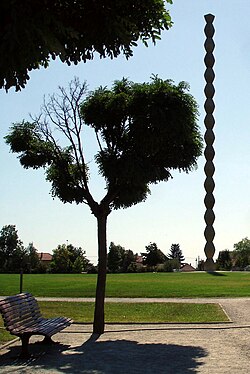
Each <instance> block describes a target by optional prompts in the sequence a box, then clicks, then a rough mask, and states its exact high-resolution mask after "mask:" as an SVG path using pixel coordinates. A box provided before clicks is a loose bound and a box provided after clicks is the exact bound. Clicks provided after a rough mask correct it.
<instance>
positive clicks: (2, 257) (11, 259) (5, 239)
mask: <svg viewBox="0 0 250 374" xmlns="http://www.w3.org/2000/svg"><path fill="white" fill-rule="evenodd" d="M25 255H26V251H25V249H24V247H23V245H22V242H21V240H20V239H19V238H18V232H17V230H16V226H15V225H6V226H3V228H2V229H1V231H0V264H1V273H4V272H16V271H20V268H21V267H22V265H23V259H24V257H25Z"/></svg>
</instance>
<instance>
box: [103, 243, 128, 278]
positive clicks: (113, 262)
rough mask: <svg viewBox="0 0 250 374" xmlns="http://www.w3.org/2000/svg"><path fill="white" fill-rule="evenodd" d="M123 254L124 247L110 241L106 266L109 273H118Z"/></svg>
mask: <svg viewBox="0 0 250 374" xmlns="http://www.w3.org/2000/svg"><path fill="white" fill-rule="evenodd" d="M124 255H125V248H123V247H122V246H121V245H115V244H114V243H113V242H111V243H110V246H109V252H108V258H107V266H108V269H109V271H111V273H119V272H120V271H121V268H122V264H123V259H124Z"/></svg>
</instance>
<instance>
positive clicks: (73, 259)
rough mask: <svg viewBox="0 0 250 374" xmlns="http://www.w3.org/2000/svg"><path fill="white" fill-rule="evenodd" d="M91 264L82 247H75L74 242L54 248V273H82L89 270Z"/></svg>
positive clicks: (51, 266) (52, 266) (52, 270)
mask: <svg viewBox="0 0 250 374" xmlns="http://www.w3.org/2000/svg"><path fill="white" fill-rule="evenodd" d="M90 266H92V264H90V262H89V260H88V259H87V258H86V256H85V252H84V251H83V250H82V248H80V247H79V248H77V247H74V246H73V245H72V244H68V245H66V244H62V245H58V247H57V248H56V249H54V250H53V255H52V262H51V264H50V270H51V272H52V273H82V272H87V271H88V268H89V267H90Z"/></svg>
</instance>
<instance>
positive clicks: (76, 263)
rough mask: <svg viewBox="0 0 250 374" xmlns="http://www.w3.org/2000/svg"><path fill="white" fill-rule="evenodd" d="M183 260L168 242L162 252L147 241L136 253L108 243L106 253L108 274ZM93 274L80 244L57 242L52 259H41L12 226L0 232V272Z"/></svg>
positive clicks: (169, 267)
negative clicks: (143, 249)
mask: <svg viewBox="0 0 250 374" xmlns="http://www.w3.org/2000/svg"><path fill="white" fill-rule="evenodd" d="M184 260H185V258H184V256H183V254H182V250H181V249H180V245H179V244H172V245H171V248H170V251H169V254H168V255H165V254H164V253H163V252H162V251H161V250H160V249H159V248H158V246H157V244H156V243H149V244H148V245H146V247H145V252H142V253H141V254H140V255H139V254H138V253H134V252H133V251H132V250H131V249H128V250H127V249H125V248H124V247H122V246H121V245H119V244H118V245H116V244H114V242H111V243H110V246H109V251H108V256H107V271H108V272H109V273H136V272H146V271H147V272H149V271H166V272H170V271H174V269H179V268H180V267H181V264H182V263H183V261H184ZM20 270H22V271H23V272H24V273H31V274H32V273H46V272H47V273H83V272H86V273H97V271H98V269H97V266H94V265H93V264H92V263H91V262H90V261H89V259H88V258H87V257H86V253H85V251H84V250H83V249H82V248H81V247H75V246H73V245H72V244H59V245H58V246H57V248H55V249H54V250H53V251H52V260H51V261H49V262H48V263H45V262H44V261H42V258H41V254H39V253H38V250H37V249H36V248H35V247H34V245H33V243H29V245H28V246H27V247H25V246H24V245H23V242H22V241H21V240H20V239H19V237H18V232H17V229H16V226H15V225H6V226H3V228H2V229H1V231H0V273H19V272H20Z"/></svg>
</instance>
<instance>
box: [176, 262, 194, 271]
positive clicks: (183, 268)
mask: <svg viewBox="0 0 250 374" xmlns="http://www.w3.org/2000/svg"><path fill="white" fill-rule="evenodd" d="M180 271H183V272H188V271H196V269H195V268H194V267H193V266H192V265H191V264H182V265H181V268H180Z"/></svg>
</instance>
